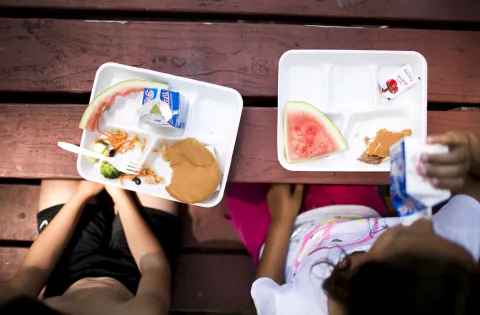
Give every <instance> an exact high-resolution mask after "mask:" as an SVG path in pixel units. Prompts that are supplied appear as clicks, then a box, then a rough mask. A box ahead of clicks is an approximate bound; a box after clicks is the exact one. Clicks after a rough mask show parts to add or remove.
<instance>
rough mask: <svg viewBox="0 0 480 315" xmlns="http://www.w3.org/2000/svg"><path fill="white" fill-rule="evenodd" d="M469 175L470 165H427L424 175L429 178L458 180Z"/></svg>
mask: <svg viewBox="0 0 480 315" xmlns="http://www.w3.org/2000/svg"><path fill="white" fill-rule="evenodd" d="M467 173H468V165H467V164H465V163H463V164H452V165H440V166H439V165H431V164H429V165H427V166H426V167H425V168H424V174H422V175H426V176H427V177H429V178H447V179H448V178H458V177H463V176H465V175H466V174H467Z"/></svg>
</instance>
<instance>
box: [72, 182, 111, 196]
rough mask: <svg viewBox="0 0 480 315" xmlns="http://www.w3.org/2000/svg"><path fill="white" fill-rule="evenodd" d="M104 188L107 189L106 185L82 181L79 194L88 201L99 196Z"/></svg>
mask: <svg viewBox="0 0 480 315" xmlns="http://www.w3.org/2000/svg"><path fill="white" fill-rule="evenodd" d="M103 188H105V185H103V184H99V183H94V182H90V181H88V180H82V181H81V182H80V185H79V186H78V188H77V194H80V195H81V196H82V197H84V198H86V199H88V198H91V197H95V196H96V195H98V194H99V193H100V192H101V191H102V190H103Z"/></svg>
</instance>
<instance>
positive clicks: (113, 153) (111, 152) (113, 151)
mask: <svg viewBox="0 0 480 315" xmlns="http://www.w3.org/2000/svg"><path fill="white" fill-rule="evenodd" d="M115 153H117V151H115V150H110V152H108V155H109V156H110V157H114V156H115Z"/></svg>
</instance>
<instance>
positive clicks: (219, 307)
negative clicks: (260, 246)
mask: <svg viewBox="0 0 480 315" xmlns="http://www.w3.org/2000/svg"><path fill="white" fill-rule="evenodd" d="M254 280H255V268H254V266H253V262H252V259H251V258H250V257H249V256H242V255H212V254H203V255H200V254H185V255H182V256H180V259H179V263H178V269H177V275H176V277H175V284H174V288H173V300H172V309H174V310H179V311H193V310H203V311H219V312H225V313H230V312H232V313H233V312H243V311H249V310H253V303H251V297H250V288H251V286H252V283H253V281H254Z"/></svg>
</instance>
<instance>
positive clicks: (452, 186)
mask: <svg viewBox="0 0 480 315" xmlns="http://www.w3.org/2000/svg"><path fill="white" fill-rule="evenodd" d="M430 182H431V183H432V185H433V186H434V187H436V188H440V189H448V190H453V191H456V190H460V189H462V188H463V186H464V185H465V179H464V178H443V179H438V178H432V179H430Z"/></svg>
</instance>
